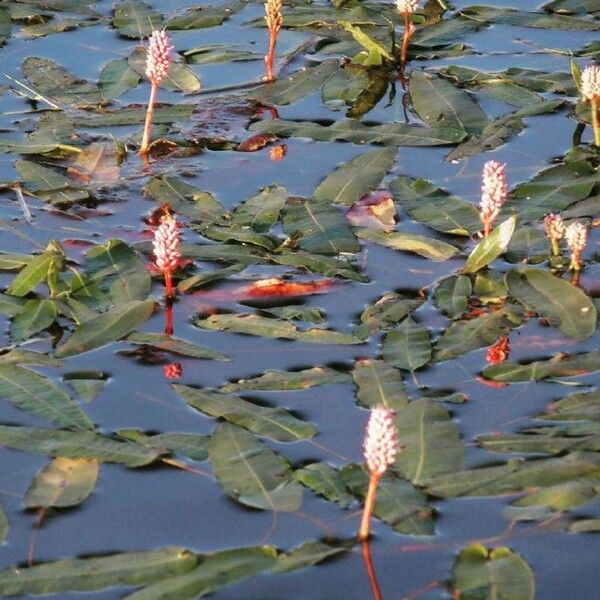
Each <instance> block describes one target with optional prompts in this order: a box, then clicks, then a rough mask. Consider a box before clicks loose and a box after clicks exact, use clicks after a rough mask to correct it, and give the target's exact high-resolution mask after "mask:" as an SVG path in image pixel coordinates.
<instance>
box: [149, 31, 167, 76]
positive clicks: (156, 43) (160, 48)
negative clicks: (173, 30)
mask: <svg viewBox="0 0 600 600" xmlns="http://www.w3.org/2000/svg"><path fill="white" fill-rule="evenodd" d="M172 51H173V46H172V45H171V38H170V37H169V34H168V33H167V32H166V31H165V30H164V29H158V30H156V29H155V30H154V31H153V32H152V35H151V36H150V38H149V44H148V50H147V51H146V77H148V79H149V80H150V81H151V82H152V83H154V84H156V85H160V84H161V83H162V82H163V80H164V79H165V77H166V76H167V71H168V70H169V67H170V66H171V63H172V62H173V56H172Z"/></svg>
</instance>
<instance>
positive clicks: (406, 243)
mask: <svg viewBox="0 0 600 600" xmlns="http://www.w3.org/2000/svg"><path fill="white" fill-rule="evenodd" d="M356 235H357V236H358V237H359V238H361V239H364V240H369V241H371V242H375V243H376V244H381V245H382V246H386V247H387V248H393V249H394V250H401V251H404V252H414V253H415V254H418V255H419V256H422V257H423V258H429V259H431V260H435V261H439V262H442V261H445V260H448V259H449V258H452V257H453V256H454V255H456V254H457V253H458V248H456V247H455V246H452V245H450V244H447V243H446V242H442V241H441V240H436V239H435V238H430V237H426V236H424V235H418V234H416V233H406V232H404V231H393V232H392V233H386V232H384V231H379V230H376V229H366V228H361V229H358V230H357V231H356Z"/></svg>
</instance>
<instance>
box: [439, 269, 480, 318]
mask: <svg viewBox="0 0 600 600" xmlns="http://www.w3.org/2000/svg"><path fill="white" fill-rule="evenodd" d="M472 291H473V286H472V284H471V280H470V279H469V278H468V277H465V276H464V275H452V276H451V277H447V278H446V279H442V281H440V282H439V283H438V286H437V287H436V289H435V302H436V304H437V307H438V308H439V309H440V310H442V311H444V312H445V313H446V314H447V315H448V316H449V317H451V318H452V319H456V318H457V317H460V316H461V315H462V314H463V313H465V312H466V310H467V307H468V304H469V296H470V295H471V292H472Z"/></svg>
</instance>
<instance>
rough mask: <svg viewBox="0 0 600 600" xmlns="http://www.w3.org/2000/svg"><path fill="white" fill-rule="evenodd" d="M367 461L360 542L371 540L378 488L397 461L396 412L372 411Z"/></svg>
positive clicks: (366, 438) (377, 408)
mask: <svg viewBox="0 0 600 600" xmlns="http://www.w3.org/2000/svg"><path fill="white" fill-rule="evenodd" d="M364 449H365V461H366V463H367V467H368V468H369V489H368V491H367V498H366V500H365V508H364V510H363V516H362V521H361V523H360V529H359V531H358V537H359V539H360V540H363V541H364V540H366V539H368V538H369V533H370V529H371V515H372V513H373V506H374V504H375V496H376V494H377V486H378V484H379V480H380V479H381V477H382V476H383V474H384V473H385V472H386V471H387V469H388V467H389V466H390V465H393V464H394V462H395V461H396V454H397V452H398V438H397V435H396V428H395V427H394V412H393V411H391V410H389V409H387V408H384V407H383V406H378V407H376V408H374V409H372V410H371V416H370V417H369V423H368V424H367V432H366V435H365V441H364Z"/></svg>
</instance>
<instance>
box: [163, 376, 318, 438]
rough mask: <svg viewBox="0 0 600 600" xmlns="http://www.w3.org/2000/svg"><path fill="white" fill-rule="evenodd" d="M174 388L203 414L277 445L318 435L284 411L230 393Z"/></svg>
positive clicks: (180, 386) (307, 424)
mask: <svg viewBox="0 0 600 600" xmlns="http://www.w3.org/2000/svg"><path fill="white" fill-rule="evenodd" d="M173 389H174V390H175V391H176V392H177V393H178V394H179V395H180V396H182V398H183V399H184V400H185V401H186V402H187V403H188V404H189V405H190V406H192V407H194V408H195V409H197V410H199V411H201V412H203V413H204V414H207V415H210V416H211V417H221V418H224V419H226V420H227V421H229V422H231V423H235V424H236V425H239V426H241V427H244V428H245V429H248V430H249V431H252V432H254V433H256V434H258V435H261V436H265V437H269V438H271V439H274V440H278V441H280V442H294V441H298V440H303V439H308V438H311V437H313V436H314V435H315V434H316V433H317V429H316V428H315V427H314V426H313V425H311V424H310V423H306V422H305V421H301V420H300V419H297V418H296V417H294V416H293V415H292V414H291V413H289V412H288V411H287V410H285V409H284V408H270V407H265V406H259V405H258V404H254V403H252V402H248V401H247V400H243V399H242V398H238V397H237V396H234V395H232V394H221V393H218V392H212V391H209V390H201V389H197V388H192V387H189V386H187V385H177V384H175V385H174V386H173Z"/></svg>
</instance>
